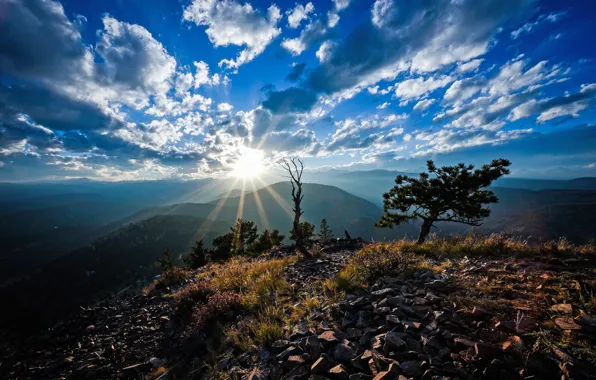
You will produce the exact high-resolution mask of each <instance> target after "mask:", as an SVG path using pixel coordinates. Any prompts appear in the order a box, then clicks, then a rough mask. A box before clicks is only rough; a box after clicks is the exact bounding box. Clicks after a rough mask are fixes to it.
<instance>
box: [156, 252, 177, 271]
mask: <svg viewBox="0 0 596 380" xmlns="http://www.w3.org/2000/svg"><path fill="white" fill-rule="evenodd" d="M157 262H158V263H159V266H160V267H161V271H162V272H163V273H166V272H169V271H171V270H172V268H174V264H172V252H170V249H169V248H168V249H166V250H165V251H163V253H162V254H161V257H160V258H159V259H158V260H157Z"/></svg>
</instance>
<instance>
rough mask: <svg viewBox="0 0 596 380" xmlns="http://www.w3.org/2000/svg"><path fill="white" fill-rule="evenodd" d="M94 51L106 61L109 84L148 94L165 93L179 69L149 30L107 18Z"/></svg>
mask: <svg viewBox="0 0 596 380" xmlns="http://www.w3.org/2000/svg"><path fill="white" fill-rule="evenodd" d="M102 21H103V24H104V30H103V31H101V32H99V35H98V36H99V41H98V42H97V46H96V47H95V51H96V52H97V53H98V54H99V55H100V56H101V57H102V59H103V68H104V70H105V72H104V75H105V77H106V79H107V81H109V82H110V83H112V84H114V85H121V86H123V87H126V88H127V89H133V90H140V91H143V92H147V93H165V92H167V91H168V90H169V89H170V87H171V82H170V79H171V78H172V76H173V75H174V72H175V70H176V60H175V59H174V57H172V56H170V55H169V54H168V52H167V51H166V49H165V48H164V47H163V45H162V44H161V43H160V42H159V41H157V40H155V39H154V38H153V36H152V35H151V33H149V31H147V29H145V28H143V27H142V26H140V25H133V24H128V23H125V22H121V21H118V20H116V19H115V18H113V17H111V16H109V15H106V16H104V17H103V18H102Z"/></svg>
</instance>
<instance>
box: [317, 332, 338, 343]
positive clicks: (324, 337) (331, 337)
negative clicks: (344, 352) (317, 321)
mask: <svg viewBox="0 0 596 380" xmlns="http://www.w3.org/2000/svg"><path fill="white" fill-rule="evenodd" d="M319 340H320V341H322V342H323V343H329V344H332V343H337V342H339V339H338V338H337V336H336V335H335V331H325V332H324V333H322V334H320V335H319Z"/></svg>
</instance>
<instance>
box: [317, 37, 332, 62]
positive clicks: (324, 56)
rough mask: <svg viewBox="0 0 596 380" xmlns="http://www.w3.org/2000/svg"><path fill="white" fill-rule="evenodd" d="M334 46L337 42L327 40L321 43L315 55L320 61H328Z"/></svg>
mask: <svg viewBox="0 0 596 380" xmlns="http://www.w3.org/2000/svg"><path fill="white" fill-rule="evenodd" d="M334 48H335V43H334V42H333V41H325V42H323V43H322V44H321V46H320V47H319V49H318V50H317V52H316V54H315V55H316V56H317V58H318V59H319V61H320V62H327V60H328V59H329V57H330V56H331V53H332V51H333V49H334Z"/></svg>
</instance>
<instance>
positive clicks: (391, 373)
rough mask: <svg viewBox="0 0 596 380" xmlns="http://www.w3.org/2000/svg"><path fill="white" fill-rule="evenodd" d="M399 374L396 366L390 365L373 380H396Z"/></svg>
mask: <svg viewBox="0 0 596 380" xmlns="http://www.w3.org/2000/svg"><path fill="white" fill-rule="evenodd" d="M399 372H400V370H399V368H398V366H397V364H395V363H391V364H390V365H389V368H387V371H383V372H379V373H378V374H377V375H376V376H375V377H374V379H373V380H397V379H399Z"/></svg>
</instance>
